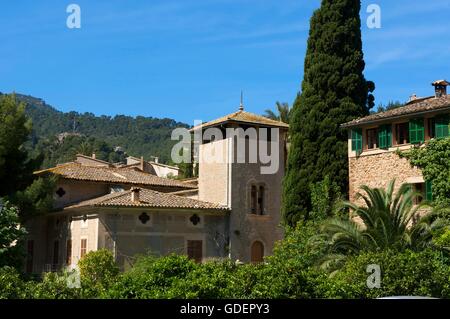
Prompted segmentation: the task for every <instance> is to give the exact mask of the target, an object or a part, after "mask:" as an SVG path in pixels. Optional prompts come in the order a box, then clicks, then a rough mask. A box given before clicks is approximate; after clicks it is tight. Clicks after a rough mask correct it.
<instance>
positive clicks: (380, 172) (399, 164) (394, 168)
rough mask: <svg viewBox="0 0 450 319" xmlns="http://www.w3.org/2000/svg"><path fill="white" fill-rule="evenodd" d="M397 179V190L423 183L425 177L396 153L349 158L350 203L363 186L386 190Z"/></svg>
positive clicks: (387, 152) (380, 153)
mask: <svg viewBox="0 0 450 319" xmlns="http://www.w3.org/2000/svg"><path fill="white" fill-rule="evenodd" d="M394 178H395V179H396V188H398V187H399V186H400V185H401V184H402V183H423V176H422V173H421V171H420V169H418V168H417V167H412V166H411V164H410V163H409V161H408V159H406V158H400V157H399V156H398V155H397V154H396V153H395V151H383V152H379V153H376V154H373V155H364V153H363V154H362V155H361V156H360V157H350V158H349V187H350V189H349V195H350V201H354V200H355V196H356V194H357V192H358V191H359V187H360V186H361V185H367V186H370V187H382V188H385V187H386V186H387V185H388V183H389V181H391V180H392V179H394Z"/></svg>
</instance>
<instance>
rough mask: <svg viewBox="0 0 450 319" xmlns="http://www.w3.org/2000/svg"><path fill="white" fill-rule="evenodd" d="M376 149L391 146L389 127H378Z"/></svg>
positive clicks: (390, 130)
mask: <svg viewBox="0 0 450 319" xmlns="http://www.w3.org/2000/svg"><path fill="white" fill-rule="evenodd" d="M378 145H379V146H378V147H379V148H382V149H387V148H389V147H391V146H392V128H391V125H383V126H380V129H379V130H378Z"/></svg>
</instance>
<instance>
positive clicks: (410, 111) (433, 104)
mask: <svg viewBox="0 0 450 319" xmlns="http://www.w3.org/2000/svg"><path fill="white" fill-rule="evenodd" d="M432 85H433V86H434V87H435V93H436V94H435V95H433V96H429V97H424V98H417V97H415V95H413V97H412V98H411V100H410V101H409V102H408V103H406V104H405V105H404V106H401V107H398V108H395V109H391V110H388V111H384V112H379V113H374V114H370V115H368V116H365V117H361V118H358V119H355V120H353V121H350V122H347V123H345V124H342V125H341V127H343V128H349V127H357V126H361V125H365V124H372V123H377V122H382V121H386V120H388V119H395V118H402V117H407V116H411V115H422V114H426V113H430V112H437V111H445V110H450V94H447V89H446V88H447V86H448V85H450V83H448V82H447V81H445V80H438V81H435V82H433V83H432Z"/></svg>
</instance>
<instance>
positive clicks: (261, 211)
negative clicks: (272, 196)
mask: <svg viewBox="0 0 450 319" xmlns="http://www.w3.org/2000/svg"><path fill="white" fill-rule="evenodd" d="M258 215H264V186H260V187H259V192H258Z"/></svg>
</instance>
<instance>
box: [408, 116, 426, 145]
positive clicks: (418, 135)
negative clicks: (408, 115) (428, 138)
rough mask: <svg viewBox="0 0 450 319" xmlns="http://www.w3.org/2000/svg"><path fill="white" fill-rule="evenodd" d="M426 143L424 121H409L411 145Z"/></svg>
mask: <svg viewBox="0 0 450 319" xmlns="http://www.w3.org/2000/svg"><path fill="white" fill-rule="evenodd" d="M424 141H425V129H424V125H423V119H412V120H410V121H409V142H410V143H411V144H418V143H423V142H424Z"/></svg>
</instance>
